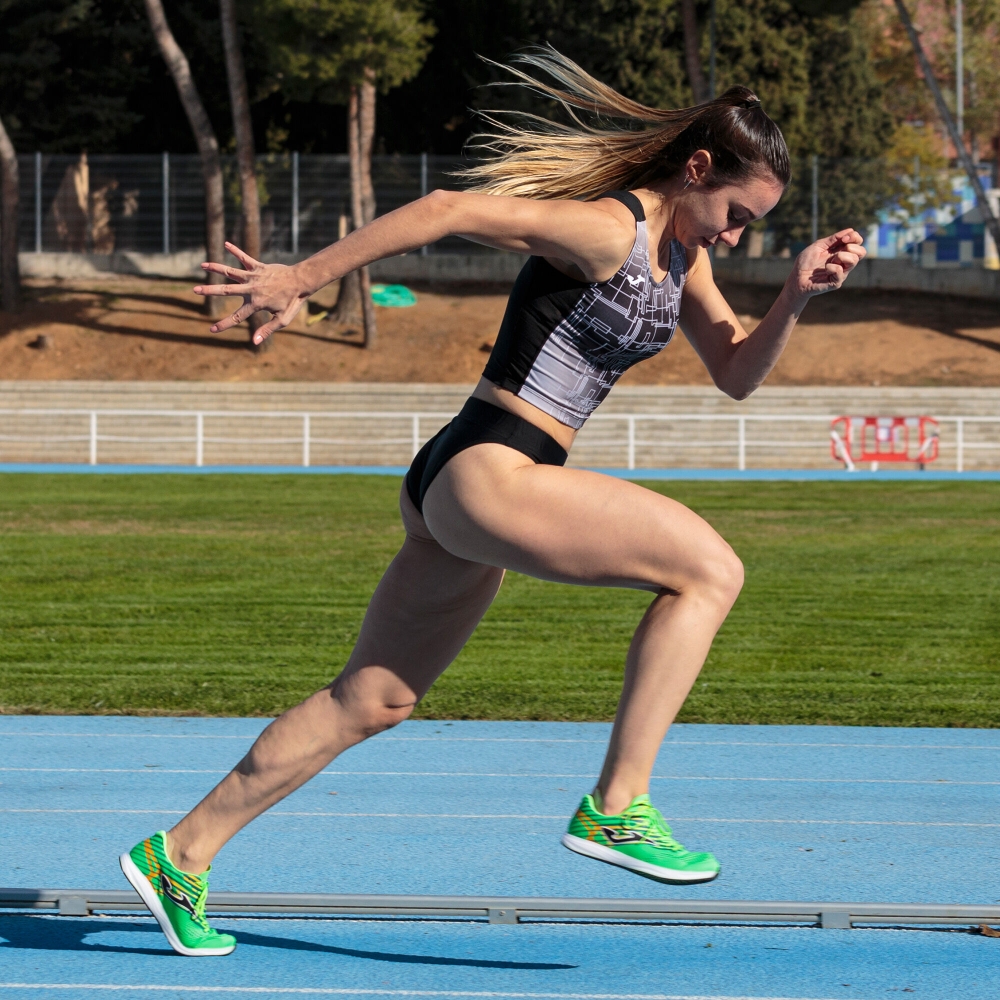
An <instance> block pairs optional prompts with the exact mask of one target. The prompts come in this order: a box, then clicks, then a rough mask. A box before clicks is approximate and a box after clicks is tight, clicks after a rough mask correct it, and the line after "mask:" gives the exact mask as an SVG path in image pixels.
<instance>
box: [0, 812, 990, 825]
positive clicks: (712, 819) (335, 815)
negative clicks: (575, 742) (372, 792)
mask: <svg viewBox="0 0 1000 1000" xmlns="http://www.w3.org/2000/svg"><path fill="white" fill-rule="evenodd" d="M0 813H45V814H49V813H54V814H58V815H62V814H71V815H79V814H83V815H102V816H103V815H111V816H147V815H151V816H186V815H187V812H186V811H185V810H183V809H0ZM266 816H320V817H325V818H329V819H553V820H556V819H557V820H561V821H565V819H566V814H565V813H558V814H556V815H547V814H544V813H371V812H305V811H296V812H292V811H282V810H278V809H271V810H270V811H268V812H266V813H262V814H261V817H266ZM670 822H671V823H779V824H780V823H786V824H805V825H810V824H811V825H817V826H920V827H924V826H928V827H939V826H943V827H971V828H974V829H988V830H992V829H1000V823H959V822H941V823H939V822H934V821H930V822H921V821H920V820H896V819H732V818H727V817H718V816H671V817H670Z"/></svg>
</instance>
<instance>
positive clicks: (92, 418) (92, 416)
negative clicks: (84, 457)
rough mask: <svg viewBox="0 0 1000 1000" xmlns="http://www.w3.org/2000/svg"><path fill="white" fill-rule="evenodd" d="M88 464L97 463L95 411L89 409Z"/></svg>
mask: <svg viewBox="0 0 1000 1000" xmlns="http://www.w3.org/2000/svg"><path fill="white" fill-rule="evenodd" d="M90 464H91V465H97V411H96V410H91V411H90Z"/></svg>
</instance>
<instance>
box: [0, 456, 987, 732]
mask: <svg viewBox="0 0 1000 1000" xmlns="http://www.w3.org/2000/svg"><path fill="white" fill-rule="evenodd" d="M647 485H649V486H650V487H651V488H654V489H656V490H659V491H661V492H664V493H668V494H669V495H670V496H673V497H675V498H676V499H678V500H680V501H681V502H683V503H685V504H687V505H688V506H690V507H692V508H693V509H694V510H696V511H698V512H699V513H700V514H702V516H704V517H706V518H707V519H708V520H709V521H710V522H711V523H712V524H713V525H714V526H715V527H716V528H717V529H718V530H719V531H720V532H721V533H722V534H723V535H724V536H725V537H726V538H727V539H728V540H729V541H730V542H732V544H733V545H734V547H735V549H736V551H737V552H738V553H739V554H740V556H741V557H742V558H743V560H744V562H745V563H746V567H747V584H746V587H745V589H744V592H743V594H742V596H741V597H740V599H739V601H738V602H737V604H736V607H735V608H734V610H733V612H732V614H731V615H730V617H729V619H728V620H727V621H726V623H725V625H724V626H723V629H722V631H721V633H720V634H719V637H718V638H717V640H716V642H715V645H714V647H713V649H712V652H711V654H710V657H709V661H708V663H707V665H706V667H705V669H704V671H703V672H702V675H701V677H700V678H699V680H698V682H697V684H696V686H695V688H694V690H693V692H692V694H691V696H690V697H689V698H688V700H687V702H686V704H685V706H684V709H683V712H682V715H681V719H682V720H684V721H690V722H729V723H836V724H858V725H862V724H863V725H944V726H1000V667H998V664H1000V633H998V632H997V629H996V621H997V620H998V615H1000V574H998V572H997V565H998V563H1000V490H998V488H997V486H996V484H993V483H905V484H889V483H864V482H854V483H747V482H741V483H680V482H678V483H656V484H652V483H651V484H647ZM398 490H399V483H398V480H395V479H393V478H388V477H356V476H333V477H326V476H316V477H312V476H236V475H232V476H196V475H187V476H97V475H94V476H76V477H71V476H34V475H32V476H27V475H25V476H15V475H5V476H3V477H0V538H2V545H0V711H7V712H24V711H26V712H82V713H91V712H126V713H154V714H157V713H182V714H190V713H196V714H197V713H203V714H219V715H254V714H263V715H269V714H273V713H275V712H279V711H281V710H282V709H284V708H287V707H288V706H290V705H292V704H295V703H296V702H297V701H299V700H300V699H301V698H303V697H305V696H306V695H308V694H309V693H311V692H312V691H313V690H315V689H318V688H319V687H321V686H322V685H323V684H325V683H327V682H328V681H329V680H330V678H331V677H332V676H333V675H334V674H336V672H337V671H338V670H339V669H340V667H341V665H342V664H343V662H344V660H345V659H346V657H347V655H348V654H349V652H350V648H351V645H352V643H353V641H354V638H355V636H356V634H357V630H358V627H359V625H360V622H361V618H362V616H363V614H364V611H365V607H366V604H367V601H368V598H369V596H370V595H371V593H372V590H373V589H374V587H375V584H376V583H377V581H378V579H379V576H380V574H381V573H382V571H383V570H384V568H385V566H386V565H387V564H388V562H389V560H390V559H391V558H392V556H393V554H394V553H395V551H396V549H397V548H398V546H399V545H400V543H401V542H402V537H403V536H402V529H401V527H400V523H399V516H398V512H397V509H396V499H397V495H398ZM261 511H266V516H261V514H260V513H259V512H261ZM648 601H649V596H648V595H646V594H642V593H637V592H633V591H627V590H614V589H596V588H584V587H568V586H560V585H556V584H549V583H543V582H540V581H537V580H533V579H530V578H528V577H524V576H520V575H517V574H509V575H508V578H507V580H506V582H505V583H504V585H503V587H502V588H501V591H500V594H499V597H498V598H497V600H496V602H495V603H494V606H493V608H492V609H491V610H490V611H489V613H488V614H487V616H486V618H485V620H484V621H483V623H482V625H481V626H480V628H479V630H478V631H477V632H476V634H475V635H474V636H473V638H472V641H471V642H470V643H469V644H468V646H467V647H466V649H465V651H464V652H463V653H462V654H461V656H460V657H459V659H458V661H457V662H456V663H455V664H454V665H453V666H452V667H451V668H450V669H449V670H448V671H447V672H446V673H445V675H444V676H443V677H442V678H441V680H440V681H439V682H438V683H437V684H436V685H435V687H434V688H433V689H432V690H431V692H430V694H429V695H428V697H427V698H426V699H425V701H424V702H423V703H422V704H421V706H420V707H419V710H418V714H419V715H420V716H422V717H424V718H428V717H431V718H433V717H436V718H447V717H451V718H500V719H518V718H521V719H579V720H586V719H610V718H611V717H612V716H613V714H614V708H615V703H616V701H617V697H618V693H619V690H620V685H621V676H622V663H623V661H624V658H625V652H626V649H627V647H628V642H629V639H630V636H631V633H632V630H633V629H634V628H635V625H636V623H637V622H638V620H639V618H640V617H641V615H642V612H643V610H644V608H645V606H646V604H647V603H648Z"/></svg>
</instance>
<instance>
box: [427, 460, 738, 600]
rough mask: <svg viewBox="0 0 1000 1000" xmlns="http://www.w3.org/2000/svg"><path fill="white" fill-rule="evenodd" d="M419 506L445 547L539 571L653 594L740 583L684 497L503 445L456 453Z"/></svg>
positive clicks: (724, 547)
mask: <svg viewBox="0 0 1000 1000" xmlns="http://www.w3.org/2000/svg"><path fill="white" fill-rule="evenodd" d="M423 508H424V518H425V521H426V524H427V527H428V528H429V529H430V532H431V534H432V535H433V536H434V538H435V539H437V541H438V542H440V544H441V545H442V547H443V548H445V549H446V550H447V551H448V552H450V553H452V554H453V555H455V556H457V557H459V558H461V559H466V560H473V561H475V562H481V563H489V564H491V565H494V566H502V567H504V568H506V569H512V570H517V571H518V572H522V573H527V574H529V575H531V576H535V577H539V578H541V579H546V580H555V581H559V582H564V583H580V584H587V585H592V586H622V587H635V588H639V589H644V590H652V591H657V592H658V591H661V590H673V591H677V592H682V591H683V590H684V589H685V588H687V587H689V586H691V585H692V584H699V583H712V584H719V583H721V584H723V585H724V586H726V587H727V588H728V589H732V588H735V589H736V590H738V589H739V585H740V583H741V582H742V566H741V564H740V562H739V560H738V559H737V557H736V555H735V553H734V552H733V550H732V549H731V548H730V547H729V545H728V544H727V543H726V542H725V540H724V539H723V538H722V537H721V536H720V535H719V534H718V533H717V532H716V531H715V529H714V528H712V527H711V525H709V524H708V523H707V522H706V521H705V520H703V519H702V518H701V517H699V516H698V515H697V514H695V513H694V512H693V511H691V510H689V509H688V508H687V507H685V506H684V505H683V504H680V503H678V502H677V501H675V500H671V499H669V498H668V497H664V496H662V495H661V494H659V493H654V492H653V491H651V490H647V489H644V488H643V487H641V486H637V485H636V484H635V483H630V482H628V481H626V480H620V479H614V478H612V477H610V476H604V475H600V474H598V473H594V472H587V471H585V470H582V469H567V468H561V467H558V466H551V465H535V463H534V462H532V461H531V459H529V458H526V457H525V456H524V455H521V454H520V453H519V452H516V451H514V450H513V449H511V448H507V447H505V446H503V445H497V444H482V445H476V446H475V447H473V448H468V449H466V450H465V451H463V452H460V453H459V454H458V455H456V456H455V457H454V458H452V459H451V461H450V462H449V463H448V464H447V465H446V466H445V467H444V469H442V471H441V472H440V473H439V474H438V476H437V478H436V479H435V480H434V482H433V483H432V484H431V486H430V488H429V489H428V491H427V495H426V497H425V498H424V504H423Z"/></svg>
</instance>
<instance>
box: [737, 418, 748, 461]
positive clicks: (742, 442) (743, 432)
mask: <svg viewBox="0 0 1000 1000" xmlns="http://www.w3.org/2000/svg"><path fill="white" fill-rule="evenodd" d="M736 422H737V424H738V426H739V441H738V451H739V459H738V461H737V463H736V465H737V468H738V469H739V470H740V472H742V471H743V470H744V469H745V468H746V467H747V418H746V417H737V418H736Z"/></svg>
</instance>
